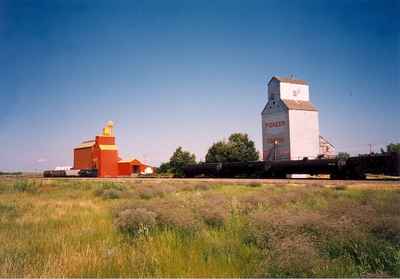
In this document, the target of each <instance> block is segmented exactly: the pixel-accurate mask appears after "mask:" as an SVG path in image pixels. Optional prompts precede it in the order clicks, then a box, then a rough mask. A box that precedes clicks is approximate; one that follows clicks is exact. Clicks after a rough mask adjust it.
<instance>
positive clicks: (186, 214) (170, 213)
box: [149, 200, 201, 232]
mask: <svg viewBox="0 0 400 279" xmlns="http://www.w3.org/2000/svg"><path fill="white" fill-rule="evenodd" d="M149 208H150V210H152V211H154V212H156V213H157V223H158V224H159V225H160V226H161V227H163V228H175V229H177V230H181V231H184V232H194V231H195V230H197V229H199V228H200V226H201V222H200V221H199V218H198V217H197V216H196V215H195V214H194V212H193V210H192V208H190V207H189V206H187V205H185V204H184V203H182V202H181V203H179V202H177V201H176V200H158V201H156V202H154V203H152V204H151V205H150V206H149Z"/></svg>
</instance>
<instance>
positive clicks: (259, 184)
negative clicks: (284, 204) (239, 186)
mask: <svg viewBox="0 0 400 279" xmlns="http://www.w3.org/2000/svg"><path fill="white" fill-rule="evenodd" d="M246 186H247V187H252V188H259V187H261V186H262V184H261V183H258V182H252V183H249V184H247V185H246Z"/></svg>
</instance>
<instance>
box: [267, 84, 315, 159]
mask: <svg viewBox="0 0 400 279" xmlns="http://www.w3.org/2000/svg"><path fill="white" fill-rule="evenodd" d="M261 115H262V137H263V160H301V159H303V158H305V157H307V158H309V159H315V158H316V157H318V155H319V152H320V137H319V120H318V110H317V109H316V108H315V107H314V106H313V104H312V103H311V102H310V96H309V86H308V84H307V82H305V81H304V80H296V79H292V78H282V77H273V78H271V80H270V81H269V83H268V102H267V104H266V106H265V108H264V110H263V111H262V114H261Z"/></svg>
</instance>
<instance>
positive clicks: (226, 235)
mask: <svg viewBox="0 0 400 279" xmlns="http://www.w3.org/2000/svg"><path fill="white" fill-rule="evenodd" d="M360 276H362V277H367V276H371V277H381V276H391V277H399V276H400V183H399V182H393V181H388V182H386V181H384V182H380V181H360V182H355V181H329V180H218V179H214V180H212V179H211V180H185V179H181V180H178V179H177V180H173V179H105V180H101V179H43V178H32V179H27V178H10V177H9V178H0V277H360Z"/></svg>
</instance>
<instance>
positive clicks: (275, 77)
mask: <svg viewBox="0 0 400 279" xmlns="http://www.w3.org/2000/svg"><path fill="white" fill-rule="evenodd" d="M274 79H275V80H278V81H280V82H285V83H294V84H303V85H307V84H308V83H307V82H306V81H305V80H301V79H293V78H288V77H277V76H273V77H272V78H271V80H270V81H269V82H268V84H269V83H270V82H271V81H272V80H274Z"/></svg>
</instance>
